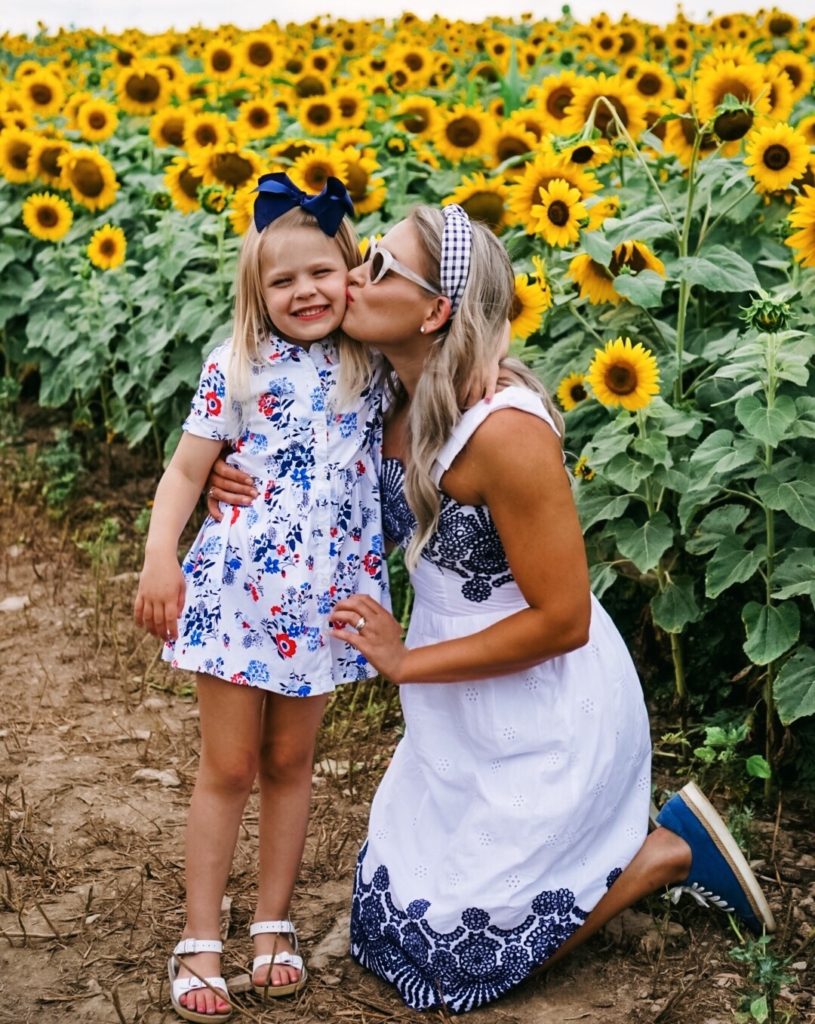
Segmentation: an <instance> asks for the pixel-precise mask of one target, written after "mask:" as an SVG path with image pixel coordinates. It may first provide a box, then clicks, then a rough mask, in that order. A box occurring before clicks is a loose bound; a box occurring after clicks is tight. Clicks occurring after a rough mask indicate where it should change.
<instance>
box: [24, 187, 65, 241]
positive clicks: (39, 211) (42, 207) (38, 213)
mask: <svg viewBox="0 0 815 1024" xmlns="http://www.w3.org/2000/svg"><path fill="white" fill-rule="evenodd" d="M73 220H74V215H73V213H72V211H71V207H70V206H69V205H68V204H67V203H66V202H65V200H64V199H62V198H61V197H60V196H55V195H52V194H51V193H50V192H35V193H34V195H31V196H29V197H28V199H26V201H25V202H24V203H23V224H25V226H26V228H27V229H28V231H30V232H31V234H32V235H33V236H34V237H35V238H41V239H42V240H43V241H45V242H58V241H59V240H60V239H61V238H64V237H65V236H66V235H67V234H68V231H69V230H70V227H71V224H72V223H73Z"/></svg>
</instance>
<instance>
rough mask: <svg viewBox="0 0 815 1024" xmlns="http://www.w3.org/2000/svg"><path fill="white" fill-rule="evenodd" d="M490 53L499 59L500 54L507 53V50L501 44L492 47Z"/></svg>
mask: <svg viewBox="0 0 815 1024" xmlns="http://www.w3.org/2000/svg"><path fill="white" fill-rule="evenodd" d="M492 52H493V53H494V54H495V56H496V57H500V56H501V54H502V53H506V52H507V48H506V46H504V44H503V43H496V44H495V46H493V48H492Z"/></svg>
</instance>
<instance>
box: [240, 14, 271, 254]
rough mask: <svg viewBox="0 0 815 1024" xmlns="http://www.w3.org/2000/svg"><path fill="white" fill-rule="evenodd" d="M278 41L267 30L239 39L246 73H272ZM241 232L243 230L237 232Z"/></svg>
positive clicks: (250, 33)
mask: <svg viewBox="0 0 815 1024" xmlns="http://www.w3.org/2000/svg"><path fill="white" fill-rule="evenodd" d="M277 53H278V41H277V39H276V38H275V37H274V36H273V35H271V34H270V33H268V32H249V33H247V34H246V35H245V36H244V37H243V38H242V39H241V41H240V44H239V59H240V63H241V66H242V67H243V70H244V71H245V72H246V73H247V74H248V75H254V76H256V77H258V78H261V77H265V76H267V75H270V74H273V73H274V70H275V61H276V59H277ZM238 233H239V234H243V232H242V231H241V232H238Z"/></svg>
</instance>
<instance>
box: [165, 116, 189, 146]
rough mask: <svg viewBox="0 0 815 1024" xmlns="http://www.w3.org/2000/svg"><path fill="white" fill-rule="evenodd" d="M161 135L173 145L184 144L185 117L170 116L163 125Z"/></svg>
mask: <svg viewBox="0 0 815 1024" xmlns="http://www.w3.org/2000/svg"><path fill="white" fill-rule="evenodd" d="M161 137H162V139H164V141H165V142H168V143H169V144H170V145H171V146H183V145H184V118H183V117H171V118H168V120H166V121H165V122H164V124H163V125H162V126H161Z"/></svg>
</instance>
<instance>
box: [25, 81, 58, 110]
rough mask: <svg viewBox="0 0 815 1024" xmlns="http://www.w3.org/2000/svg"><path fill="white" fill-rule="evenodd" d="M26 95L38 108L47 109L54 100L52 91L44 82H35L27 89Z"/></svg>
mask: <svg viewBox="0 0 815 1024" xmlns="http://www.w3.org/2000/svg"><path fill="white" fill-rule="evenodd" d="M28 95H29V96H30V97H31V99H32V102H34V103H36V105H37V106H38V107H47V106H48V104H49V103H51V102H52V100H53V99H54V90H53V89H52V88H51V86H50V85H48V84H47V83H46V82H36V83H35V84H34V85H32V86H31V88H30V89H29V91H28Z"/></svg>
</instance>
